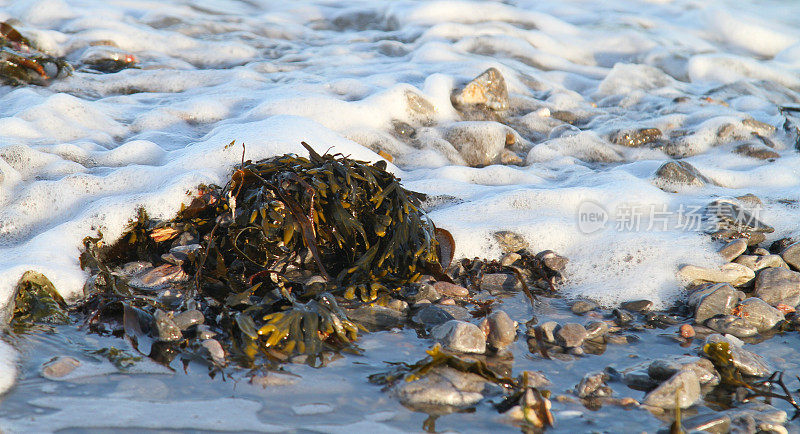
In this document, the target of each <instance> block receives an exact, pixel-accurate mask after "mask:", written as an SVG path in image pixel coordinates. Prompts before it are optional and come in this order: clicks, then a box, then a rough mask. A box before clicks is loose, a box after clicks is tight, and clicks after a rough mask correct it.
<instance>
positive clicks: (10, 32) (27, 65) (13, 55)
mask: <svg viewBox="0 0 800 434" xmlns="http://www.w3.org/2000/svg"><path fill="white" fill-rule="evenodd" d="M72 71H73V69H72V66H70V64H69V63H67V61H66V60H64V59H62V58H59V57H54V56H51V55H49V54H47V53H45V52H43V51H41V50H39V49H38V48H37V47H36V46H35V45H34V44H32V43H31V41H30V40H29V39H28V38H26V37H24V36H22V34H21V33H20V32H19V31H17V30H16V29H15V28H14V27H12V26H11V25H10V24H8V23H6V22H2V23H0V82H2V83H4V84H11V85H20V84H28V83H30V84H38V85H47V84H49V83H50V81H52V80H53V79H54V78H56V77H63V76H68V75H70V74H72Z"/></svg>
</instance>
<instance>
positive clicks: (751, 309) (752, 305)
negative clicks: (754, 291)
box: [737, 297, 783, 332]
mask: <svg viewBox="0 0 800 434" xmlns="http://www.w3.org/2000/svg"><path fill="white" fill-rule="evenodd" d="M737 309H738V311H739V313H738V314H737V315H738V316H740V317H741V318H742V319H743V320H744V321H745V323H747V324H748V325H751V326H753V327H755V328H756V329H757V330H758V331H759V332H764V331H767V330H771V329H772V328H774V327H775V326H776V325H777V324H778V322H780V321H782V320H783V314H782V313H781V311H779V310H778V309H776V308H774V307H772V306H770V305H769V304H767V302H765V301H764V300H762V299H760V298H758V297H750V298H748V299H746V300H744V301H742V302H741V304H740V305H739V307H738V308H737Z"/></svg>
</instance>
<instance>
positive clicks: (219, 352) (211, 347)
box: [200, 339, 225, 365]
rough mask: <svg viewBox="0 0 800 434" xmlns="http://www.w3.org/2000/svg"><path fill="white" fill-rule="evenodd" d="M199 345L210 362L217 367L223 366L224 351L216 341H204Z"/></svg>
mask: <svg viewBox="0 0 800 434" xmlns="http://www.w3.org/2000/svg"><path fill="white" fill-rule="evenodd" d="M200 345H202V346H203V348H205V349H206V351H208V354H209V355H210V356H211V360H213V361H214V363H216V364H218V365H225V350H223V349H222V345H221V344H220V343H219V341H217V340H216V339H206V340H204V341H203V342H202V343H201V344H200Z"/></svg>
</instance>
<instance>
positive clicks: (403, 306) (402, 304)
mask: <svg viewBox="0 0 800 434" xmlns="http://www.w3.org/2000/svg"><path fill="white" fill-rule="evenodd" d="M386 307H388V308H391V309H394V310H397V311H400V312H405V311H406V310H408V303H407V302H406V301H405V300H398V299H396V298H395V299H392V301H390V302H389V303H387V304H386Z"/></svg>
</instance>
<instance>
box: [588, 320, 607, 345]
mask: <svg viewBox="0 0 800 434" xmlns="http://www.w3.org/2000/svg"><path fill="white" fill-rule="evenodd" d="M608 329H609V327H608V324H607V323H606V322H605V321H592V322H590V323H589V324H588V325H587V326H586V339H587V340H591V339H597V338H601V337H603V336H605V334H606V333H608Z"/></svg>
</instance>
